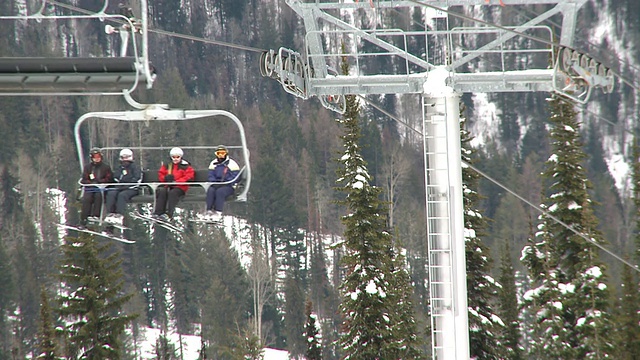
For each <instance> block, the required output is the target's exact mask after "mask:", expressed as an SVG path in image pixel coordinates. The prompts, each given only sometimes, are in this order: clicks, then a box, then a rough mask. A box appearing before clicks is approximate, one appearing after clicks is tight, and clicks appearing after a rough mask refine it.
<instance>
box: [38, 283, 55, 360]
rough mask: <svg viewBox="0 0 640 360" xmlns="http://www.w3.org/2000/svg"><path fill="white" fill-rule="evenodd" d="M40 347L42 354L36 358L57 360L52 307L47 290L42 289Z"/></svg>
mask: <svg viewBox="0 0 640 360" xmlns="http://www.w3.org/2000/svg"><path fill="white" fill-rule="evenodd" d="M38 349H39V351H40V354H39V355H38V357H36V359H41V360H56V359H57V356H56V334H55V329H54V324H53V320H52V318H51V307H50V306H49V298H48V297H47V291H46V290H45V289H44V287H42V288H41V289H40V332H39V334H38Z"/></svg>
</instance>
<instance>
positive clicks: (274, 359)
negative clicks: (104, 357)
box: [138, 328, 289, 360]
mask: <svg viewBox="0 0 640 360" xmlns="http://www.w3.org/2000/svg"><path fill="white" fill-rule="evenodd" d="M159 336H160V330H159V329H151V328H147V329H145V330H143V331H142V332H141V338H142V339H144V340H142V343H141V344H140V352H141V354H139V355H138V356H139V357H138V358H139V359H141V360H143V359H155V358H156V355H155V352H154V347H155V344H156V339H158V337H159ZM168 338H169V341H170V342H171V343H172V344H174V345H175V348H176V349H177V355H178V356H180V355H182V357H181V358H183V359H185V360H195V359H197V358H198V356H200V354H199V351H200V336H195V335H182V349H181V348H180V336H179V335H178V334H175V333H173V334H169V335H168ZM288 359H289V353H288V352H287V351H283V350H276V349H269V348H266V349H264V359H263V360H288Z"/></svg>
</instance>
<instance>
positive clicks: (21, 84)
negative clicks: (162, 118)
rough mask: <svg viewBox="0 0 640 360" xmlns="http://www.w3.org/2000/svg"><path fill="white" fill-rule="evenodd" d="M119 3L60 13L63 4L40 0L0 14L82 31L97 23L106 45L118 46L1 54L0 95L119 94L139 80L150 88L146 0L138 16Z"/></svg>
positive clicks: (3, 19)
mask: <svg viewBox="0 0 640 360" xmlns="http://www.w3.org/2000/svg"><path fill="white" fill-rule="evenodd" d="M47 4H49V5H53V6H56V12H51V11H50V10H47ZM122 5H123V4H121V6H119V7H118V10H117V11H118V12H117V13H115V12H114V11H115V10H113V8H114V6H111V7H110V6H109V0H104V2H103V4H102V7H101V8H100V9H99V10H98V11H96V12H95V13H89V14H85V13H77V12H73V13H70V14H67V15H59V14H57V13H58V12H59V11H57V10H58V9H61V8H59V7H60V6H64V4H59V3H57V2H56V3H53V2H51V3H48V1H47V0H42V3H41V5H40V7H39V9H38V10H37V11H35V12H34V13H32V14H18V15H4V14H0V24H2V23H5V24H6V23H7V22H10V21H14V22H21V23H24V24H26V26H31V25H34V24H39V26H40V27H45V26H49V25H51V24H55V23H56V22H61V21H62V22H68V24H69V28H76V27H77V28H80V29H84V30H86V31H90V30H95V29H96V27H97V28H98V29H101V30H104V32H105V33H106V34H107V35H108V38H107V40H108V42H109V44H107V45H106V47H107V48H117V46H118V45H119V47H120V50H119V52H117V54H114V55H102V54H100V55H95V54H91V55H90V56H85V55H82V56H74V55H75V54H70V53H69V52H70V51H67V53H66V54H64V56H55V57H52V56H43V55H42V54H27V55H26V56H24V55H23V56H22V57H0V95H14V96H17V95H122V94H123V93H131V92H132V91H134V90H135V89H136V88H137V87H138V86H139V85H142V84H145V85H146V87H147V88H151V87H152V84H153V80H154V78H155V74H154V70H153V66H152V65H151V64H150V62H149V54H148V47H147V0H141V15H140V18H139V19H138V18H135V17H133V11H132V10H131V9H130V8H128V7H125V6H122ZM110 8H111V9H112V10H111V11H112V13H109V10H110ZM34 26H35V25H34ZM89 29H90V30H89ZM78 31H82V30H78ZM74 34H75V32H74V31H71V30H70V31H69V34H65V36H67V37H70V38H72V39H73V36H74ZM112 52H114V53H115V51H112ZM130 52H131V54H130Z"/></svg>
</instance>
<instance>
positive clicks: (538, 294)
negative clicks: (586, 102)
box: [523, 96, 612, 359]
mask: <svg viewBox="0 0 640 360" xmlns="http://www.w3.org/2000/svg"><path fill="white" fill-rule="evenodd" d="M549 104H550V114H551V118H550V122H551V125H552V128H551V133H550V137H551V139H552V150H553V151H552V155H551V157H550V158H549V159H548V160H547V162H546V170H545V172H544V177H545V179H547V180H549V181H550V182H551V184H550V186H549V193H547V194H543V195H544V196H543V198H544V199H546V200H545V203H544V204H543V208H544V209H545V210H546V213H545V214H542V215H541V216H540V218H539V225H538V232H537V233H536V234H535V237H534V238H532V239H530V241H529V244H528V245H527V246H526V247H525V248H524V249H523V261H524V262H525V264H526V265H527V267H528V268H529V276H530V281H531V290H529V291H528V292H527V293H526V294H525V300H526V306H529V307H531V308H533V313H534V314H536V319H535V322H534V324H532V326H533V332H534V334H535V337H534V338H533V340H532V341H533V343H532V344H529V345H530V347H531V349H530V354H531V355H532V356H533V357H534V358H546V359H548V358H555V359H605V358H610V356H611V353H612V349H611V339H610V337H609V335H610V334H611V320H610V314H609V309H608V302H609V291H608V289H607V286H606V276H605V268H604V266H603V263H602V262H601V261H600V259H599V256H598V248H597V246H596V245H595V244H594V243H592V242H595V243H597V244H604V240H603V238H602V235H601V234H600V233H599V232H598V230H597V229H596V228H597V225H598V223H597V219H596V217H595V216H594V214H593V208H592V204H591V200H590V197H589V193H588V189H589V186H590V184H589V181H588V179H587V178H586V172H585V169H584V168H583V167H582V163H583V161H584V159H585V153H584V152H583V151H582V149H581V146H582V144H581V141H580V135H579V130H580V124H579V123H578V121H577V120H576V113H575V111H574V109H573V106H572V104H570V103H568V102H566V101H564V100H562V99H561V98H559V97H557V96H556V97H554V98H552V99H550V101H549ZM558 220H559V221H558ZM565 225H566V226H565ZM567 226H568V227H567ZM587 239H589V240H587Z"/></svg>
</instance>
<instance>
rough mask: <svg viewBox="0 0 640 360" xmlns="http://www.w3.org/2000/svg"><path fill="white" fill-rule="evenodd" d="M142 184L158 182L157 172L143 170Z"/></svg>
mask: <svg viewBox="0 0 640 360" xmlns="http://www.w3.org/2000/svg"><path fill="white" fill-rule="evenodd" d="M142 182H145V183H152V182H160V179H159V178H158V170H144V171H143V172H142Z"/></svg>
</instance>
